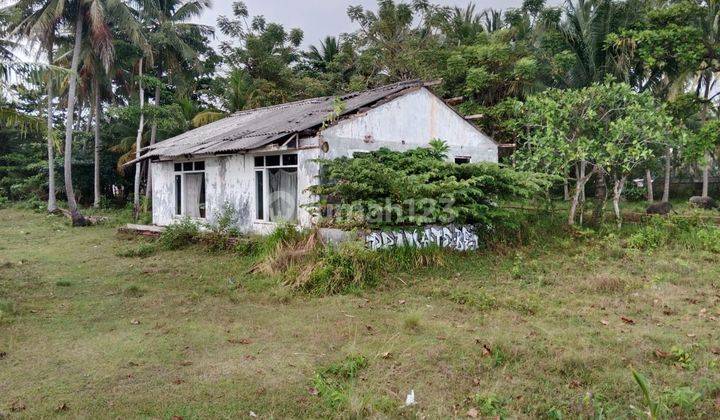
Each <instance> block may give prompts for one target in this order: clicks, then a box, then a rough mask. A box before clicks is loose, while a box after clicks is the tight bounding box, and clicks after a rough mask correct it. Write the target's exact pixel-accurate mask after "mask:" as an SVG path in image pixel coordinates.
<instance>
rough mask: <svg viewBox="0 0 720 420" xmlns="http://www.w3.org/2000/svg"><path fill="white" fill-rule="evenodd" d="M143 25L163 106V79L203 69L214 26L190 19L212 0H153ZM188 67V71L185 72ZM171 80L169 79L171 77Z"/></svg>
mask: <svg viewBox="0 0 720 420" xmlns="http://www.w3.org/2000/svg"><path fill="white" fill-rule="evenodd" d="M143 7H144V11H143V16H144V20H145V24H144V26H145V27H146V28H147V32H148V35H147V38H148V41H149V43H150V45H151V46H152V51H153V59H154V63H155V78H156V80H155V81H154V100H153V105H154V106H155V107H159V106H160V105H161V94H162V91H163V83H162V81H163V78H164V77H167V79H173V80H174V81H175V82H176V83H180V82H182V80H183V78H185V77H186V76H187V74H190V76H187V77H192V74H194V73H195V72H194V71H193V70H197V69H199V68H201V66H202V64H201V62H200V60H199V59H200V53H201V52H203V51H205V50H206V49H207V44H208V37H209V36H211V35H212V34H214V29H213V28H211V27H209V26H205V25H199V24H195V23H190V22H188V20H190V19H192V18H196V17H198V16H200V15H201V14H202V12H203V10H205V9H207V8H209V7H211V1H210V0H152V1H146V2H145V3H144V6H143ZM186 70H187V71H186ZM168 81H169V80H168ZM157 133H158V125H157V121H155V119H153V121H152V123H151V126H150V145H153V144H155V142H156V141H157ZM146 194H147V195H148V197H150V196H151V194H152V176H151V173H150V171H149V170H148V175H147V185H146Z"/></svg>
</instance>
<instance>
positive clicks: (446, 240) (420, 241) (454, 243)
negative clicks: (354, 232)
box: [365, 226, 479, 251]
mask: <svg viewBox="0 0 720 420" xmlns="http://www.w3.org/2000/svg"><path fill="white" fill-rule="evenodd" d="M365 244H366V245H367V247H368V248H370V249H372V250H378V249H387V248H393V247H404V246H407V247H411V248H427V247H430V246H437V247H440V248H451V249H454V250H456V251H475V250H477V249H478V247H479V238H478V235H477V234H476V233H475V228H474V227H473V226H460V227H456V226H428V227H424V228H417V229H411V228H408V229H403V230H395V231H389V232H371V233H369V234H367V235H366V236H365Z"/></svg>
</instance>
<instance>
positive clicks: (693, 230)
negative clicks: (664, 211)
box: [627, 216, 720, 254]
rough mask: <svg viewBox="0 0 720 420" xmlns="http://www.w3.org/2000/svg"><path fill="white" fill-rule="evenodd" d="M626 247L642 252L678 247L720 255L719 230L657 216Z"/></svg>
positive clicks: (713, 226)
mask: <svg viewBox="0 0 720 420" xmlns="http://www.w3.org/2000/svg"><path fill="white" fill-rule="evenodd" d="M627 244H628V247H630V248H635V249H642V250H654V249H657V248H660V247H665V246H677V247H679V248H685V249H688V250H691V251H707V252H712V253H716V254H717V253H720V228H718V227H717V226H715V225H712V224H707V223H705V222H702V221H700V220H698V219H687V218H681V217H668V218H663V217H659V216H655V217H653V218H652V219H650V221H649V222H648V223H647V224H646V225H644V226H642V227H641V228H640V229H638V230H637V231H636V232H635V233H633V234H632V235H630V237H629V238H628V241H627Z"/></svg>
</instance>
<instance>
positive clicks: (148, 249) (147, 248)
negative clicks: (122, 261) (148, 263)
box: [115, 243, 157, 258]
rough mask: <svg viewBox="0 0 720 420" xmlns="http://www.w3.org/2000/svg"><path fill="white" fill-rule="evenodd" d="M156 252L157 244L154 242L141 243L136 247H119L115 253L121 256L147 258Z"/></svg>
mask: <svg viewBox="0 0 720 420" xmlns="http://www.w3.org/2000/svg"><path fill="white" fill-rule="evenodd" d="M156 252H157V245H156V244H154V243H142V244H140V245H138V246H137V247H133V248H126V249H121V250H119V251H118V252H116V253H115V255H117V256H118V257H122V258H147V257H150V256H152V255H153V254H155V253H156Z"/></svg>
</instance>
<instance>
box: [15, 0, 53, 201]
mask: <svg viewBox="0 0 720 420" xmlns="http://www.w3.org/2000/svg"><path fill="white" fill-rule="evenodd" d="M6 10H7V11H8V13H11V14H16V15H17V17H16V22H15V24H14V25H11V27H13V29H12V31H13V33H15V34H18V35H22V36H24V37H26V38H27V39H29V40H31V41H37V42H39V43H40V45H41V46H42V48H43V49H44V50H45V51H46V53H47V60H48V64H50V65H52V64H53V63H54V49H55V39H56V37H57V28H58V25H59V24H60V23H61V21H62V19H63V14H64V13H65V4H64V2H60V1H57V0H50V1H41V0H21V1H19V2H17V3H15V4H14V5H12V6H10V7H9V8H8V9H6ZM53 82H54V80H53V77H52V74H50V73H48V75H47V80H46V84H47V86H46V90H47V107H46V124H47V135H46V140H47V160H48V202H47V210H48V211H49V212H54V211H56V210H57V198H56V193H55V189H56V188H55V135H54V132H53V113H54V110H55V108H54V106H53V100H54V92H53V87H54V86H53Z"/></svg>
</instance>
